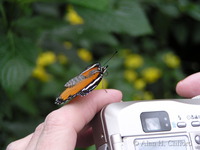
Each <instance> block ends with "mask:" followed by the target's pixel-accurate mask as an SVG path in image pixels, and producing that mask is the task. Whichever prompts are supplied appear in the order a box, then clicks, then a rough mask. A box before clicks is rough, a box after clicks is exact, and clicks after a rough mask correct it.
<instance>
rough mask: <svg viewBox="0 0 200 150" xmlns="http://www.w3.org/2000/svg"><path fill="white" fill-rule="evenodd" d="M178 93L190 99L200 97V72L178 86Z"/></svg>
mask: <svg viewBox="0 0 200 150" xmlns="http://www.w3.org/2000/svg"><path fill="white" fill-rule="evenodd" d="M176 92H177V93H178V94H179V95H180V96H183V97H188V98H191V97H194V96H197V95H200V72H199V73H195V74H192V75H190V76H188V77H187V78H185V79H184V80H181V81H180V82H179V83H178V84H177V86H176Z"/></svg>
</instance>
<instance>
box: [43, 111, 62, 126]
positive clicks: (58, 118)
mask: <svg viewBox="0 0 200 150" xmlns="http://www.w3.org/2000/svg"><path fill="white" fill-rule="evenodd" d="M65 123H66V119H65V118H63V117H62V115H61V114H60V112H59V111H53V112H51V113H50V114H49V115H48V116H47V117H46V119H45V129H51V128H54V127H60V126H63V125H64V124H65Z"/></svg>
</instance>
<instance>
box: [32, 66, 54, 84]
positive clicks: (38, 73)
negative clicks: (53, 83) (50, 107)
mask: <svg viewBox="0 0 200 150" xmlns="http://www.w3.org/2000/svg"><path fill="white" fill-rule="evenodd" d="M32 75H33V77H35V78H37V79H39V80H41V81H43V82H47V81H49V80H50V79H51V75H49V74H48V73H47V72H46V71H45V69H44V68H43V67H41V66H37V67H36V68H35V69H34V70H33V73H32Z"/></svg>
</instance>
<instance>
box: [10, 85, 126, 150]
mask: <svg viewBox="0 0 200 150" xmlns="http://www.w3.org/2000/svg"><path fill="white" fill-rule="evenodd" d="M121 99H122V94H121V92H120V91H117V90H112V89H107V90H106V91H105V90H95V91H92V92H91V93H90V94H88V95H87V96H84V97H76V98H75V99H73V100H72V101H71V102H69V104H67V105H64V106H63V107H61V108H59V109H57V110H55V111H53V112H51V113H50V114H49V115H48V116H47V117H46V119H45V121H44V122H43V123H41V124H40V125H38V127H37V128H36V129H35V131H34V133H32V134H30V135H28V136H26V137H25V138H23V139H20V140H17V141H14V142H12V143H11V144H9V145H8V147H7V150H57V149H58V150H72V149H75V147H76V146H80V147H86V146H89V145H91V144H93V138H92V129H91V127H90V126H89V124H88V123H89V122H90V121H91V120H92V118H93V117H94V116H95V114H96V113H97V112H98V111H100V109H101V108H102V107H104V106H105V105H107V104H109V103H113V102H119V101H121Z"/></svg>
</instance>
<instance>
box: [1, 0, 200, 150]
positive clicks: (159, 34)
mask: <svg viewBox="0 0 200 150" xmlns="http://www.w3.org/2000/svg"><path fill="white" fill-rule="evenodd" d="M0 24H1V25H0V68H1V69H0V98H1V100H0V132H1V134H0V147H2V148H5V146H6V145H7V144H8V143H9V142H10V141H13V140H16V139H19V138H22V137H24V136H25V135H27V134H29V133H31V132H33V131H34V128H35V127H36V126H37V124H39V122H42V121H43V120H44V118H45V116H46V115H47V114H48V113H49V112H51V111H53V110H54V109H56V108H57V106H55V105H54V100H55V98H56V97H57V96H58V95H59V93H60V92H61V91H62V90H63V85H64V84H65V82H66V81H67V80H69V79H70V78H72V77H74V76H75V75H77V74H79V73H80V72H81V71H82V70H83V69H84V68H85V67H86V66H87V65H89V64H91V63H94V62H96V61H99V62H101V63H102V64H103V63H104V62H106V60H108V59H109V57H110V56H111V55H112V53H114V52H115V51H116V50H118V51H119V53H118V54H117V55H116V56H115V57H114V58H112V60H111V61H110V62H109V69H108V76H106V77H105V80H106V81H105V82H107V83H108V88H116V89H120V90H121V91H122V92H123V94H124V98H123V99H124V100H126V101H129V100H136V99H157V98H176V97H177V95H176V94H175V90H174V89H175V85H176V83H177V82H178V81H179V80H180V79H182V78H183V77H184V76H186V75H187V74H190V73H193V72H196V71H199V68H200V66H199V64H198V57H197V56H196V55H195V53H196V51H195V50H197V49H198V47H199V43H200V29H199V26H200V3H199V2H193V1H189V0H181V1H168V0H142V1H137V0H122V1H116V0H95V1H91V0H81V1H80V0H69V1H63V0H62V1H61V0H60V1H55V0H51V1H49V0H48V1H47V0H37V1H36V0H1V1H0ZM81 49H82V50H81ZM136 54H137V55H136ZM129 56H131V57H129ZM168 56H170V57H168ZM176 56H177V57H176ZM90 57H91V60H89V58H90ZM133 57H134V60H138V61H135V62H133V61H132V59H130V58H133ZM191 58H193V59H191ZM179 61H180V64H179ZM170 62H174V63H173V64H171V63H170ZM135 66H137V67H135ZM149 68H150V69H149ZM152 68H153V69H152ZM145 70H146V71H151V72H149V73H148V74H147V73H144V72H145ZM156 71H157V73H155V72H156ZM160 72H161V73H160ZM158 74H159V75H158ZM134 75H135V77H134ZM149 75H150V76H149ZM92 149H94V146H92V147H90V148H88V150H92Z"/></svg>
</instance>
